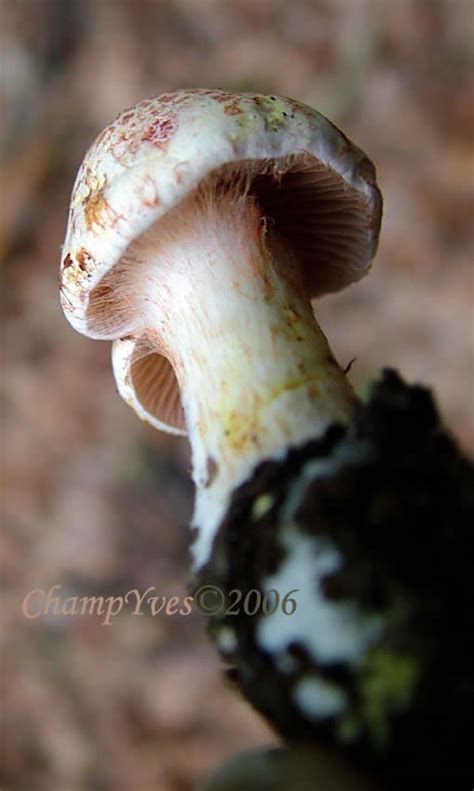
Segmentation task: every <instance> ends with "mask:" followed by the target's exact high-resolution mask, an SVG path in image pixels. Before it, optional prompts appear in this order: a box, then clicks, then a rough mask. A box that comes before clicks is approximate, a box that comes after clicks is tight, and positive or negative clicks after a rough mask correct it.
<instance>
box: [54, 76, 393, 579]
mask: <svg viewBox="0 0 474 791" xmlns="http://www.w3.org/2000/svg"><path fill="white" fill-rule="evenodd" d="M380 219H381V197H380V193H379V190H378V188H377V186H376V183H375V170H374V167H373V165H372V163H371V162H370V161H369V160H368V159H367V157H366V156H365V154H364V153H363V152H362V151H361V150H360V149H359V148H357V147H356V146H354V145H353V144H352V143H351V142H350V141H349V140H348V139H347V138H346V137H345V135H344V134H343V133H342V132H341V131H340V130H338V129H337V128H336V127H335V126H334V125H333V124H332V123H331V122H330V121H328V120H327V119H326V118H324V117H323V116H322V115H320V114H319V113H317V112H316V111H315V110H313V109H311V108H310V107H307V106H306V105H303V104H300V103H298V102H296V101H293V100H291V99H287V98H280V97H276V96H261V95H258V94H253V93H227V92H225V91H222V90H204V89H198V90H183V91H178V92H176V93H171V94H163V95H161V96H159V97H157V98H154V99H147V100H145V101H142V102H140V103H139V104H137V105H136V106H135V107H133V108H132V109H129V110H126V111H124V112H123V113H121V114H120V115H119V116H118V118H117V119H116V120H115V121H114V122H113V123H112V124H111V125H110V126H108V127H107V128H106V129H105V130H104V131H103V132H102V133H101V134H100V135H99V137H98V138H97V140H96V141H95V143H94V144H93V145H92V147H91V148H90V149H89V151H88V153H87V154H86V157H85V159H84V162H83V164H82V166H81V168H80V171H79V174H78V177H77V180H76V183H75V186H74V190H73V194H72V201H71V209H70V215H69V224H68V229H67V235H66V240H65V243H64V248H63V255H62V265H61V302H62V307H63V310H64V313H65V315H66V317H67V319H68V320H69V321H70V323H71V324H72V326H73V327H74V328H75V329H77V330H78V331H80V332H82V333H84V334H85V335H88V336H90V337H92V338H98V339H105V340H113V341H114V345H113V369H114V373H115V377H116V382H117V386H118V390H119V392H120V394H121V395H122V396H123V397H124V398H125V400H126V401H127V402H128V403H129V404H130V405H131V406H132V407H133V408H134V409H135V411H136V412H137V414H138V415H139V416H140V417H141V418H142V419H144V420H146V421H148V422H149V423H151V424H152V425H154V426H155V427H156V428H158V429H162V430H164V431H169V432H171V433H174V434H185V433H187V434H188V436H189V440H190V444H191V449H192V464H193V478H194V481H195V485H196V503H195V511H194V516H193V526H194V527H196V528H198V531H197V539H196V541H195V543H194V547H193V554H194V564H195V568H196V569H198V568H200V567H202V566H203V565H204V564H205V563H206V561H207V560H208V558H209V555H210V551H211V547H212V542H213V538H214V536H215V533H216V530H217V528H218V526H219V524H220V522H221V520H222V518H223V516H224V514H225V512H226V508H227V507H228V504H229V499H230V496H231V494H232V492H233V491H234V489H235V488H236V487H238V486H239V485H240V484H241V483H242V482H243V481H245V480H246V479H248V478H249V476H250V475H251V473H252V471H253V470H254V469H255V467H256V465H257V464H258V462H259V461H260V460H262V459H281V458H282V457H283V456H284V454H285V453H286V452H287V450H288V448H289V447H290V446H295V445H299V444H301V443H303V442H305V441H306V440H308V439H310V438H313V437H318V436H321V435H322V434H323V433H324V432H325V431H326V429H327V427H328V426H329V425H330V424H332V423H334V422H339V423H341V422H342V423H345V422H348V421H350V419H351V415H352V412H353V409H354V406H355V404H356V403H357V399H356V397H355V395H354V393H353V390H352V388H351V386H350V384H349V382H348V380H347V379H346V377H345V375H344V373H343V371H342V370H341V368H340V367H339V365H338V363H337V362H336V360H335V358H334V355H333V354H332V352H331V350H330V348H329V346H328V342H327V340H326V338H325V336H324V334H323V332H322V331H321V329H320V327H319V326H318V323H317V321H316V319H315V316H314V313H313V310H312V306H311V299H312V298H314V297H317V296H320V295H322V294H325V293H329V292H335V291H338V290H339V289H341V288H343V287H345V286H347V285H348V284H350V283H353V282H356V281H357V280H359V279H360V278H361V277H363V276H364V275H365V274H366V272H367V270H368V268H369V267H370V263H371V260H372V258H373V256H374V253H375V250H376V246H377V238H378V232H379V226H380Z"/></svg>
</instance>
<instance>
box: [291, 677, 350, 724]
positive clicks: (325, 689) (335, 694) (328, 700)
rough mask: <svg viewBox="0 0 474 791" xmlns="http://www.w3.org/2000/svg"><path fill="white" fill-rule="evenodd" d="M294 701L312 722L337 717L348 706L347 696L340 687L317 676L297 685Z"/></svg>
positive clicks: (294, 691)
mask: <svg viewBox="0 0 474 791" xmlns="http://www.w3.org/2000/svg"><path fill="white" fill-rule="evenodd" d="M293 700H294V702H295V703H296V705H297V706H298V708H299V709H300V711H301V712H302V713H303V714H304V715H305V716H306V717H308V719H310V720H322V719H327V718H328V717H335V716H337V715H338V714H341V713H342V712H343V711H344V709H345V708H346V706H347V698H346V695H345V694H344V692H343V691H342V690H341V689H340V688H339V687H337V686H336V685H335V684H332V683H330V682H329V681H324V680H322V679H320V678H317V677H316V676H307V677H306V678H303V679H302V680H301V681H299V682H298V683H297V685H296V686H295V688H294V690H293Z"/></svg>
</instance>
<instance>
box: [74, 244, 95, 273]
mask: <svg viewBox="0 0 474 791" xmlns="http://www.w3.org/2000/svg"><path fill="white" fill-rule="evenodd" d="M76 260H77V263H78V265H79V269H80V270H81V271H82V272H86V271H87V265H88V264H89V263H90V262H91V260H92V256H91V255H90V253H88V252H87V250H86V249H85V247H81V248H80V250H79V251H78V252H77V253H76Z"/></svg>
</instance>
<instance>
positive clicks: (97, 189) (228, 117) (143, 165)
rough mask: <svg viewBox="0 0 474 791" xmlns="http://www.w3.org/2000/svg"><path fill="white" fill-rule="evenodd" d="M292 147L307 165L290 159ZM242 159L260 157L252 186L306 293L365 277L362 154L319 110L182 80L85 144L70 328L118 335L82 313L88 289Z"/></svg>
mask: <svg viewBox="0 0 474 791" xmlns="http://www.w3.org/2000/svg"><path fill="white" fill-rule="evenodd" d="M299 157H300V158H304V159H305V162H306V170H305V173H304V176H302V175H301V174H298V173H297V172H295V170H294V168H295V167H296V165H295V163H297V160H298V158H299ZM249 160H251V161H252V173H257V174H258V166H257V165H258V162H259V161H261V162H262V173H265V174H267V175H266V176H263V175H262V177H261V178H259V176H258V175H257V176H256V177H255V193H256V195H257V198H258V199H259V200H260V202H261V204H262V208H263V211H264V212H265V214H266V215H267V216H270V217H272V218H273V220H274V221H275V224H276V227H277V228H278V230H279V231H280V233H282V234H283V235H284V236H286V238H287V239H288V240H289V241H290V243H291V244H292V245H293V248H294V250H295V252H296V253H297V255H298V256H299V258H300V260H301V262H302V264H303V267H304V271H305V277H306V282H307V285H308V289H309V293H310V296H311V297H314V296H318V295H320V294H324V293H327V292H331V291H338V290H339V289H341V288H343V287H344V286H346V285H348V284H349V283H351V282H354V281H357V280H359V279H360V278H361V277H363V275H364V274H365V273H366V272H367V270H368V268H369V267H370V263H371V260H372V258H373V256H374V253H375V250H376V246H377V240H378V233H379V227H380V219H381V197H380V192H379V190H378V188H377V186H376V183H375V169H374V166H373V165H372V163H371V162H370V160H369V159H367V157H366V155H365V154H364V153H363V152H362V151H361V150H360V149H359V148H357V147H356V146H354V145H353V144H352V143H351V142H350V141H349V140H348V139H347V137H346V136H345V135H344V134H343V133H342V132H341V131H340V130H339V129H337V127H335V126H334V125H333V124H332V123H331V122H330V121H328V120H327V119H326V118H324V116H322V115H320V114H319V113H318V112H316V111H315V110H313V109H312V108H310V107H307V106H306V105H303V104H300V103H298V102H295V101H293V100H292V99H286V98H280V97H276V96H260V95H258V94H253V93H227V92H226V91H221V90H205V89H196V90H183V91H178V92H176V93H171V94H163V95H161V96H158V97H157V98H155V99H146V100H145V101H142V102H140V103H139V104H137V105H136V106H135V107H133V108H132V109H130V110H126V111H124V112H123V113H121V114H120V115H119V116H118V117H117V119H116V120H115V121H113V123H111V124H110V126H108V127H107V128H106V129H105V130H104V131H103V132H102V133H101V134H100V135H99V137H98V138H97V140H96V141H95V142H94V143H93V145H92V146H91V148H90V149H89V151H88V152H87V154H86V157H85V159H84V162H83V163H82V165H81V168H80V170H79V173H78V176H77V179H76V183H75V185H74V189H73V193H72V199H71V209H70V214H69V222H68V228H67V234H66V239H65V242H64V246H63V254H62V262H61V304H62V307H63V310H64V313H65V315H66V317H67V319H68V320H69V321H70V323H71V324H72V325H73V327H74V328H75V329H77V330H78V331H79V332H82V333H84V334H85V335H88V336H90V337H96V338H109V339H115V338H116V337H117V336H116V334H114V332H113V331H112V330H111V331H108V332H105V331H104V329H103V328H99V327H96V326H94V322H93V320H92V319H91V317H90V316H88V307H89V295H90V293H91V291H92V289H94V288H95V287H96V286H97V285H98V284H99V283H100V281H101V279H102V278H103V277H104V276H105V275H106V274H107V273H108V272H109V271H110V270H111V268H112V267H113V266H114V265H115V264H117V262H118V261H119V260H120V258H121V256H122V255H123V253H124V252H125V251H126V250H127V248H128V247H129V246H130V244H131V243H132V242H133V241H134V240H135V239H137V237H139V236H140V235H141V234H142V233H143V232H144V231H146V230H147V229H148V228H150V226H151V225H153V224H154V223H156V222H157V221H159V220H160V217H162V216H163V215H164V214H165V213H166V212H167V211H169V210H170V209H171V208H173V207H174V206H176V205H177V204H179V203H180V202H181V201H182V200H183V198H185V197H186V196H187V195H189V193H191V192H192V191H193V190H194V189H195V188H196V187H197V186H198V185H199V183H200V182H202V181H203V179H205V178H206V176H208V175H209V174H210V173H211V172H212V171H215V170H216V169H218V168H220V167H222V166H225V165H238V163H242V168H245V163H246V162H247V163H248V161H249ZM269 161H271V162H272V168H273V179H272V178H271V177H270V176H269V175H268V173H269ZM308 162H309V163H311V167H310V169H309V170H308Z"/></svg>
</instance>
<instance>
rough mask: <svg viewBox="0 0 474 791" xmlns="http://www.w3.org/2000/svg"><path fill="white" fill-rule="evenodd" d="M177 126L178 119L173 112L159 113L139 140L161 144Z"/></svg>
mask: <svg viewBox="0 0 474 791" xmlns="http://www.w3.org/2000/svg"><path fill="white" fill-rule="evenodd" d="M177 126H178V121H177V118H176V115H175V114H174V113H171V114H166V115H159V116H158V118H155V120H154V121H153V123H152V124H150V126H149V127H148V129H147V130H146V131H145V132H144V134H143V135H142V138H141V140H142V141H143V142H145V141H148V142H149V143H152V144H153V145H154V146H162V145H163V143H166V141H167V140H168V139H169V138H170V137H171V136H172V134H173V133H174V132H175V131H176V127H177Z"/></svg>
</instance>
